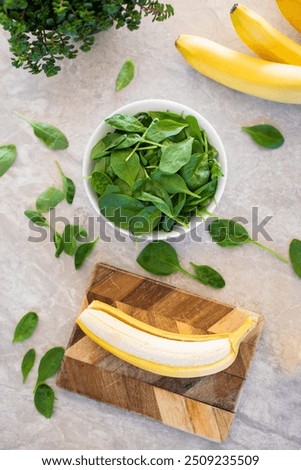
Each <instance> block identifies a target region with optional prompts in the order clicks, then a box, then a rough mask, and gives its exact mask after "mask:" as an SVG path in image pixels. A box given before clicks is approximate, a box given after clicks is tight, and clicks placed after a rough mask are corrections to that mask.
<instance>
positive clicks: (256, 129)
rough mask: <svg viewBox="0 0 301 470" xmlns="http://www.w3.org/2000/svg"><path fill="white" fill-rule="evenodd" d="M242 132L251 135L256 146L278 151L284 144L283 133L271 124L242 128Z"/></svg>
mask: <svg viewBox="0 0 301 470" xmlns="http://www.w3.org/2000/svg"><path fill="white" fill-rule="evenodd" d="M242 130H243V131H245V132H246V133H247V134H249V135H250V136H251V137H252V139H253V140H254V141H255V142H256V144H258V145H260V146H261V147H265V148H269V149H276V148H278V147H281V145H283V144H284V137H283V135H282V134H281V132H280V131H279V130H278V129H277V128H276V127H274V126H272V125H270V124H258V125H256V126H250V127H242Z"/></svg>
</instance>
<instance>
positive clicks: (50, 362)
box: [36, 346, 65, 388]
mask: <svg viewBox="0 0 301 470" xmlns="http://www.w3.org/2000/svg"><path fill="white" fill-rule="evenodd" d="M64 353H65V350H64V348H62V347H60V346H56V347H54V348H51V349H49V350H48V351H47V352H46V353H45V354H44V356H43V357H42V359H41V360H40V364H39V368H38V379H37V383H36V388H37V387H38V386H39V385H41V384H42V383H43V382H45V380H47V379H50V377H52V376H53V375H55V374H56V373H57V372H58V370H59V368H60V367H61V363H62V360H63V357H64Z"/></svg>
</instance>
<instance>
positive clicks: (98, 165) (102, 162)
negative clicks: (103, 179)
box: [93, 157, 110, 173]
mask: <svg viewBox="0 0 301 470" xmlns="http://www.w3.org/2000/svg"><path fill="white" fill-rule="evenodd" d="M109 166H110V157H103V158H100V159H99V160H97V162H95V165H94V168H93V172H94V171H100V173H106V171H107V169H108V168H109Z"/></svg>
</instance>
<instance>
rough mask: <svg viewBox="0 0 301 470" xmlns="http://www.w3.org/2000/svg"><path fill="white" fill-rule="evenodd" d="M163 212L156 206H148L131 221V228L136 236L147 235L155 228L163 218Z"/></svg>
mask: <svg viewBox="0 0 301 470" xmlns="http://www.w3.org/2000/svg"><path fill="white" fill-rule="evenodd" d="M161 215H162V212H161V211H160V210H159V209H157V208H156V207H155V206H146V207H145V208H144V209H142V211H141V212H139V214H137V215H136V216H134V217H133V218H132V219H131V220H130V223H129V230H130V232H132V233H133V234H134V235H136V236H141V235H145V234H147V233H150V232H152V231H153V230H154V228H155V227H156V226H157V225H158V223H159V222H160V219H161Z"/></svg>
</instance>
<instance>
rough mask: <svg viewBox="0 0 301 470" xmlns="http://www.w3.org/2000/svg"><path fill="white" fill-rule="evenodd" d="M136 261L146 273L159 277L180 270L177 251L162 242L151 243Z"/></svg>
mask: <svg viewBox="0 0 301 470" xmlns="http://www.w3.org/2000/svg"><path fill="white" fill-rule="evenodd" d="M136 261H137V263H138V264H140V266H142V268H144V269H145V270H146V271H148V272H150V273H152V274H157V275H158V276H168V275H169V274H172V273H175V272H177V271H179V269H180V264H179V259H178V255H177V252H176V250H175V249H174V248H173V247H172V246H171V245H169V244H168V243H167V242H164V241H162V240H160V241H154V242H151V243H149V244H148V245H147V246H146V247H145V248H143V250H142V251H141V253H140V254H139V256H138V258H137V260H136Z"/></svg>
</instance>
